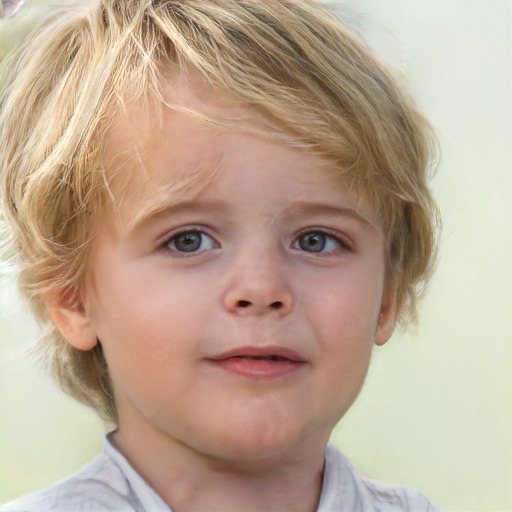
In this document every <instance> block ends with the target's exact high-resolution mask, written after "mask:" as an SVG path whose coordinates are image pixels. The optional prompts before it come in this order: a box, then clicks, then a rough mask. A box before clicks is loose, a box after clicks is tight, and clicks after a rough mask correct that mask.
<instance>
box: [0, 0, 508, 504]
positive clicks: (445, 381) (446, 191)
mask: <svg viewBox="0 0 512 512" xmlns="http://www.w3.org/2000/svg"><path fill="white" fill-rule="evenodd" d="M345 4H347V5H349V6H351V8H352V10H353V11H354V12H355V14H352V15H351V19H352V21H353V23H355V24H357V25H358V26H359V27H360V29H361V31H362V32H363V33H364V34H365V35H366V36H367V37H368V39H369V40H370V42H371V44H372V45H373V46H374V47H375V49H376V50H377V51H378V52H379V53H380V55H381V56H382V57H383V58H384V59H385V60H386V61H387V62H388V63H390V64H391V65H392V66H393V67H394V68H395V69H396V70H397V71H398V72H399V73H400V74H402V76H403V78H404V80H405V81H406V82H407V83H408V85H409V87H410V88H411V89H412V91H413V93H414V95H415V96H416V98H417V100H418V101H419V103H420V105H421V106H422V108H423V109H424V110H425V112H426V113H427V115H428V116H429V118H430V119H431V120H432V122H433V123H434V125H435V126H436V128H437V130H438V133H439V137H440V139H441V142H442V147H443V161H442V165H441V167H440V169H439V172H438V175H437V177H436V179H435V180H434V183H433V188H434V191H435V194H436V196H437V199H438V201H439V204H440V207H441V210H442V215H443V220H444V230H443V237H442V248H441V258H440V263H439V267H438V271H437V274H436V276H435V278H434V280H433V282H432V285H431V289H430V293H429V295H428V296H427V298H426V300H425V301H424V303H423V304H422V310H421V311H422V314H421V317H420V323H419V326H418V328H417V329H416V330H414V331H411V332H409V333H407V334H397V335H395V336H394V337H393V338H392V340H391V341H390V342H389V343H388V344H387V345H386V346H384V347H383V348H378V349H376V350H375V356H374V361H373V364H372V367H371V369H370V373H369V376H368V379H367V382H366V385H365V387H364V389H363V391H362V394H361V396H360V398H359V400H358V401H357V402H356V405H355V406H354V407H353V409H352V410H351V411H350V412H349V413H348V415H347V416H346V417H345V418H344V420H343V421H342V422H341V425H340V426H339V427H338V428H337V429H336V431H335V433H334V437H333V439H334V442H335V443H336V444H338V445H339V446H340V447H341V448H342V449H343V450H344V451H345V453H346V454H347V455H348V456H349V457H350V458H351V459H352V460H353V462H354V463H355V464H356V465H357V466H358V467H359V468H360V469H361V470H362V471H363V472H364V473H366V474H368V475H370V476H373V477H375V478H380V479H383V480H387V481H392V482H397V483H404V484H409V485H413V486H416V487H418V488H420V489H421V490H423V491H424V492H425V493H426V494H428V495H429V496H430V497H431V498H432V499H433V500H434V501H436V502H437V503H438V504H439V505H440V506H441V507H442V508H443V509H445V510H446V511H465V512H469V511H479V512H481V511H485V512H491V511H510V510H512V490H511V486H512V453H511V446H512V414H511V409H512V372H511V364H512V354H511V352H512V351H511V344H512V258H511V256H512V229H511V224H512V206H511V193H512V126H511V124H512V30H511V28H512V2H511V1H510V0H372V1H367V0H360V1H358V0H352V1H351V2H349V3H347V2H345ZM28 7H30V8H32V9H33V8H35V7H37V3H36V2H32V4H31V5H30V4H29V5H28ZM31 12H32V11H30V9H28V8H25V12H24V13H22V15H21V16H19V17H18V19H16V20H14V21H12V22H8V23H5V22H4V23H0V51H1V49H2V45H3V46H5V45H6V44H10V43H11V41H12V40H13V39H12V38H13V37H14V36H13V34H14V33H15V31H16V30H17V26H18V25H22V24H23V21H24V18H26V17H27V16H29V15H30V14H31ZM0 311H2V312H3V313H2V315H0V337H1V345H0V358H1V359H0V502H1V501H3V500H7V499H10V498H13V497H15V496H18V495H21V494H23V493H26V492H28V491H31V490H35V489H39V488H41V487H43V486H45V485H48V484H50V483H52V482H53V481H55V480H56V479H58V478H61V477H64V476H66V475H67V474H69V473H70V472H72V471H74V470H75V469H77V468H79V467H80V466H81V465H82V464H84V463H85V462H86V461H87V460H89V459H90V458H91V457H92V456H93V455H94V454H95V453H96V452H97V451H98V450H99V448H100V445H101V439H102V436H103V433H104V428H103V426H102V424H101V423H100V422H99V420H97V419H96V418H95V416H94V414H93V413H91V412H90V411H88V410H87V409H85V408H83V407H81V406H79V405H76V404H74V403H73V402H72V401H71V400H70V399H68V398H66V397H65V396H63V395H62V394H61V393H60V392H58V391H56V390H55V388H54V386H53V384H52V383H51V381H50V380H49V379H48V378H46V377H43V376H41V375H40V374H39V373H38V371H37V370H36V369H35V367H34V366H33V365H31V364H30V362H29V361H27V360H26V358H24V357H23V351H24V350H25V349H26V348H27V347H28V346H29V344H30V341H31V340H32V339H34V337H35V336H36V335H37V329H36V327H35V326H34V325H33V323H32V322H31V320H30V319H29V317H28V316H27V314H26V313H24V312H23V311H22V309H21V307H20V306H19V305H17V302H16V300H15V292H14V287H13V285H12V284H10V283H8V282H5V281H3V282H2V283H1V287H0Z"/></svg>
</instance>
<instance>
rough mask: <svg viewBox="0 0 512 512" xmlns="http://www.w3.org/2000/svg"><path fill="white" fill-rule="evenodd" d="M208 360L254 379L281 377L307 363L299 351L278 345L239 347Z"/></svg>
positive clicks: (214, 364)
mask: <svg viewBox="0 0 512 512" xmlns="http://www.w3.org/2000/svg"><path fill="white" fill-rule="evenodd" d="M208 361H209V362H210V363H211V364H212V365H213V366H215V367H216V368H218V369H220V370H222V371H225V372H227V373H231V374H236V375H239V376H243V377H246V378H249V379H253V380H274V379H281V378H284V377H287V376H290V375H292V374H294V373H295V372H297V371H299V370H300V369H302V368H303V367H304V366H305V365H306V363H307V361H306V360H305V359H304V358H303V357H302V356H301V355H300V354H299V353H298V352H297V351H295V350H292V349H289V348H286V347H277V346H268V347H256V346H246V347H238V348H235V349H233V350H229V351H227V352H223V353H222V354H218V355H216V356H213V357H211V358H209V359H208Z"/></svg>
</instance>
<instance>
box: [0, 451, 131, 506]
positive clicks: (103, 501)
mask: <svg viewBox="0 0 512 512" xmlns="http://www.w3.org/2000/svg"><path fill="white" fill-rule="evenodd" d="M134 501H135V502H134ZM136 501H137V500H136V498H135V500H134V496H133V492H132V491H131V489H130V486H129V484H128V483H127V481H126V479H125V478H124V476H123V474H122V472H121V470H120V469H119V468H118V467H117V466H116V465H115V464H114V463H113V461H112V460H111V459H110V458H109V457H108V456H107V455H105V454H104V453H102V454H100V455H98V456H97V457H96V458H95V459H93V460H92V461H91V462H90V463H89V464H88V465H87V466H85V467H84V468H83V469H82V470H81V471H79V472H78V473H76V474H75V475H73V476H70V477H69V478H66V479H65V480H62V481H60V482H57V483H55V484H54V485H52V486H51V487H48V488H47V489H43V490H41V491H38V492H35V493H33V494H29V495H27V496H24V497H23V498H20V499H17V500H14V501H12V502H10V503H7V504H6V505H4V506H2V508H1V510H2V512H33V511H37V512H47V511H52V512H104V511H105V512H106V511H107V510H108V511H112V510H116V511H120V512H125V511H126V512H128V511H135V510H140V508H139V507H138V506H137V504H136Z"/></svg>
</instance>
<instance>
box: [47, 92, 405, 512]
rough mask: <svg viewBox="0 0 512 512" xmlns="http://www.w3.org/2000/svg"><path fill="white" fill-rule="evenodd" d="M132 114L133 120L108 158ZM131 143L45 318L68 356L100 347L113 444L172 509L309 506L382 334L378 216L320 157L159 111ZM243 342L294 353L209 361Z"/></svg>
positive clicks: (131, 131) (136, 118)
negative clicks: (107, 205)
mask: <svg viewBox="0 0 512 512" xmlns="http://www.w3.org/2000/svg"><path fill="white" fill-rule="evenodd" d="M174 95H175V96H174V97H173V98H172V100H173V102H177V103H181V104H184V105H188V104H189V103H190V95H186V94H181V95H180V93H179V91H178V92H175V93H174ZM194 102H195V103H194V107H195V108H196V107H200V108H201V109H202V111H205V112H208V114H215V115H219V116H221V115H228V114H229V113H231V114H232V113H233V112H234V109H235V107H234V106H233V105H231V104H230V103H229V101H225V102H222V103H220V102H216V103H212V102H211V101H205V100H204V99H201V98H198V97H195V98H194ZM147 122H148V120H147V119H146V118H145V117H144V115H143V114H142V113H138V112H133V113H132V114H131V122H130V123H123V124H120V125H119V126H118V127H117V129H116V133H115V134H114V136H113V140H112V151H113V153H115V154H119V153H122V152H123V151H124V150H126V149H127V148H129V147H130V146H131V145H133V144H137V143H139V144H141V142H140V141H141V140H142V139H143V136H142V134H143V133H145V131H144V130H145V123H147ZM143 146H144V147H143V149H144V151H143V153H142V156H141V160H142V161H141V163H142V164H143V170H142V169H141V168H139V169H136V170H134V171H133V172H132V173H131V179H130V180H128V182H126V180H125V183H124V184H123V185H121V184H120V183H117V184H116V181H115V180H114V181H113V184H112V192H113V194H114V196H115V197H116V198H118V210H117V211H116V213H115V214H114V212H112V211H107V212H105V214H104V215H103V217H102V222H103V224H102V225H101V226H99V234H98V238H97V240H96V242H95V244H94V247H93V251H92V254H91V261H90V266H91V275H92V278H91V283H90V285H89V286H88V288H87V289H86V290H85V291H84V295H83V297H82V301H81V303H80V306H79V307H78V308H76V307H75V308H70V307H68V306H67V305H66V304H65V301H63V300H61V301H59V300H58V299H57V300H53V301H51V302H50V310H51V313H52V317H53V319H54V321H55V322H56V324H57V325H58V326H59V328H60V329H61V331H62V332H63V334H64V336H66V338H67V339H68V341H69V342H70V343H71V344H73V345H74V346H75V347H77V348H80V349H83V350H87V349H90V348H92V347H93V346H94V345H95V344H96V343H97V340H100V342H101V344H102V346H103V350H104V354H105V357H106V360H107V363H108V366H109V369H110V374H111V379H112V381H113V385H114V390H115V397H116V403H117V406H118V411H119V428H118V430H117V432H116V433H115V434H114V437H113V440H114V443H115V444H116V445H117V446H118V448H119V449H120V450H121V451H122V452H123V453H124V455H125V456H126V457H127V458H128V459H129V460H130V462H131V463H132V464H133V466H134V467H135V468H136V469H137V470H138V471H139V473H140V474H141V475H142V476H143V477H144V478H145V479H146V480H147V481H148V483H149V484H150V485H152V486H153V488H154V489H155V490H156V491H157V492H158V493H159V494H160V495H161V496H162V498H163V499H164V500H165V501H166V502H167V503H168V504H169V505H170V506H171V507H172V509H173V510H174V511H175V512H182V511H187V510H194V511H201V510H209V511H212V510H222V511H226V512H228V511H231V510H233V511H235V510H237V511H239V510H244V511H258V510H261V511H265V512H272V511H274V510H275V511H283V510H293V511H302V510H304V511H312V510H315V509H316V507H317V504H318V500H319V496H320V492H321V484H322V470H323V455H324V450H325V446H326V444H327V442H328V439H329V436H330V434H331V431H332V429H333V427H334V426H335V425H336V423H337V422H338V421H339V420H340V418H341V417H342V416H343V415H344V414H345V412H346V411H347V410H348V408H349V407H350V405H351V404H352V402H353V401H354V399H355V398H356V396H357V394H358V392H359V390H360V388H361V386H362V384H363V381H364V378H365V375H366V372H367V369H368V364H369V361H370V357H371V353H372V347H373V345H374V344H375V343H378V344H383V343H385V342H386V341H387V340H388V338H389V336H390V335H391V333H392V331H393V327H394V322H395V309H394V301H393V298H392V297H389V296H388V294H386V293H385V267H386V262H385V257H384V254H385V250H384V236H383V233H382V229H381V227H380V224H379V222H378V219H377V218H375V217H376V216H375V214H374V212H372V211H371V209H370V208H368V207H364V205H361V204H359V203H357V201H356V200H355V198H353V197H351V196H350V195H349V194H348V193H347V191H346V190H345V189H344V188H343V186H341V185H340V183H339V180H337V179H336V178H335V174H334V169H332V168H331V167H330V166H329V165H328V164H327V163H325V162H324V161H322V160H321V159H320V158H318V157H316V156H313V155H311V154H307V153H305V152H303V151H300V150H298V149H292V148H290V147H287V146H283V145H279V144H276V143H274V142H272V141H270V140H268V139H265V138H263V137H261V136H257V135H254V134H247V133H242V132H240V131H235V130H231V131H230V130H227V129H221V128H218V127H213V126H210V125H208V124H206V123H204V122H202V121H200V120H198V119H196V118H194V117H192V116H190V115H188V114H186V113H180V112H172V111H166V112H165V113H164V119H163V125H162V128H161V131H160V132H158V136H155V137H152V138H151V139H150V140H146V141H144V142H143ZM190 176H195V177H196V178H197V179H193V180H191V182H190V184H189V186H186V187H177V186H176V184H177V183H182V182H183V181H184V180H188V178H189V177H190ZM206 176H210V177H211V178H210V179H207V178H206ZM120 181H121V180H120ZM188 181H190V180H188ZM197 182H203V184H204V183H206V184H207V186H198V185H197ZM356 204H357V206H356ZM252 350H254V351H256V352H257V353H259V352H258V351H267V352H268V353H269V354H270V353H276V354H287V355H290V354H293V357H292V356H290V358H282V359H280V360H278V361H268V360H267V361H265V360H261V359H258V360H255V359H254V358H250V357H244V358H239V357H237V358H234V357H233V358H231V357H227V358H225V357H224V355H225V354H226V353H230V354H232V353H237V354H239V355H244V354H247V353H248V352H251V351H252ZM290 351H293V352H290ZM267 352H265V354H267ZM267 355H268V354H267ZM290 359H292V361H291V360H290Z"/></svg>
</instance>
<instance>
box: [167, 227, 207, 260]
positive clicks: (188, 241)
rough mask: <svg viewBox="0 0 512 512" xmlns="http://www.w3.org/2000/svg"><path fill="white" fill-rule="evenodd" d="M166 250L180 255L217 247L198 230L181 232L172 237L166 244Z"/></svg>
mask: <svg viewBox="0 0 512 512" xmlns="http://www.w3.org/2000/svg"><path fill="white" fill-rule="evenodd" d="M164 247H165V248H166V249H169V250H171V251H175V252H181V253H188V254H190V253H199V252H203V251H209V250H211V249H214V248H215V247H217V244H216V242H215V240H214V239H213V238H212V237H211V236H210V235H207V234H206V233H203V232H202V231H198V230H187V231H181V232H179V233H176V234H174V235H172V236H171V237H170V238H169V239H168V240H167V241H166V242H165V246H164Z"/></svg>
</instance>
